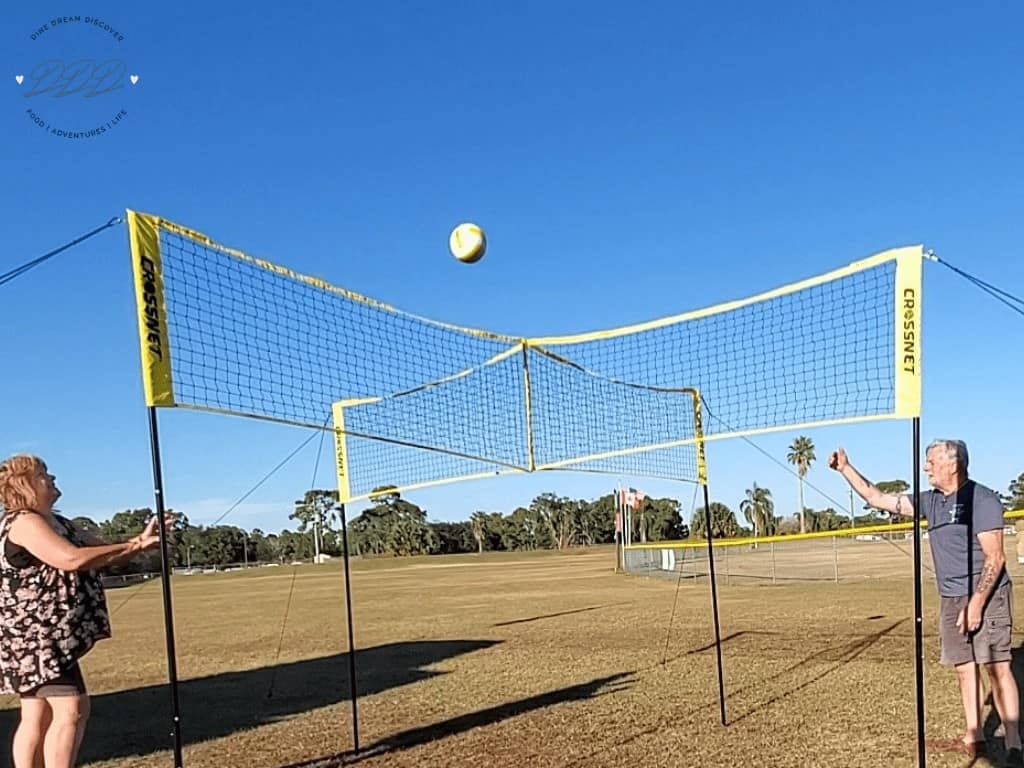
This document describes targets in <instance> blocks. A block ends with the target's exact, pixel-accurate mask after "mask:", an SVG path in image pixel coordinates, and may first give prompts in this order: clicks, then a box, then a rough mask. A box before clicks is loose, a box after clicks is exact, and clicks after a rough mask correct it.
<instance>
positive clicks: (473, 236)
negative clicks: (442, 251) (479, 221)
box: [448, 222, 487, 264]
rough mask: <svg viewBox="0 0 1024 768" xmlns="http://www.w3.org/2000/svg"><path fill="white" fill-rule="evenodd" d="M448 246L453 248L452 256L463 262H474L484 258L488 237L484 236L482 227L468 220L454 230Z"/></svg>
mask: <svg viewBox="0 0 1024 768" xmlns="http://www.w3.org/2000/svg"><path fill="white" fill-rule="evenodd" d="M448 247H449V248H450V249H451V252H452V256H454V257H455V258H456V259H458V260H459V261H461V262H462V263H463V264H472V263H473V262H476V261H480V259H481V258H483V255H484V251H485V250H486V249H487V238H486V237H484V231H483V230H482V229H480V227H478V226H477V225H476V224H471V223H469V222H466V223H465V224H459V226H457V227H456V228H455V229H453V230H452V233H451V235H450V236H449V237H448Z"/></svg>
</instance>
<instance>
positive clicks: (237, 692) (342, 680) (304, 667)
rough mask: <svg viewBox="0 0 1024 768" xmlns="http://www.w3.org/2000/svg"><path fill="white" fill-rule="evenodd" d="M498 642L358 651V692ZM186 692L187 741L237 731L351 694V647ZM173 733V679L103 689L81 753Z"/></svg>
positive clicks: (5, 728) (161, 743)
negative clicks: (169, 683) (170, 685)
mask: <svg viewBox="0 0 1024 768" xmlns="http://www.w3.org/2000/svg"><path fill="white" fill-rule="evenodd" d="M498 642H499V641H495V640H424V641H418V642H406V643H390V644H387V645H380V646H376V647H373V648H366V649H361V650H358V651H356V674H357V678H356V687H357V690H358V693H359V695H360V696H366V695H370V694H374V693H380V692H381V691H386V690H388V689H390V688H396V687H398V686H402V685H408V684H409V683H415V682H418V681H420V680H426V679H428V678H431V677H436V676H438V675H442V674H446V673H444V672H437V671H432V670H429V669H425V667H428V666H430V665H432V664H437V663H439V662H441V661H444V660H445V659H450V658H453V657H455V656H460V655H462V654H466V653H472V652H473V651H478V650H481V649H484V648H489V647H491V646H493V645H496V644H497V643H498ZM87 682H88V681H87ZM268 694H269V695H268ZM179 695H180V709H181V731H182V739H183V741H184V743H185V744H186V745H187V744H194V743H196V742H201V741H206V740H208V739H214V738H219V737H223V736H229V735H231V734H232V733H235V732H236V731H240V730H243V729H246V728H252V727H255V726H258V725H262V724H265V723H270V722H274V721H277V720H282V719H286V718H289V717H292V716H294V715H299V714H302V713H304V712H308V711H310V710H313V709H317V708H319V707H325V706H329V705H331V704H337V703H338V702H344V701H347V700H348V699H349V696H350V694H349V685H348V654H346V653H340V654H336V655H332V656H325V657H322V658H317V659H307V660H304V661H296V662H291V663H286V664H278V665H274V666H268V667H260V668H258V669H250V670H244V671H240V672H224V673H221V674H217V675H210V676H208V677H199V678H193V679H190V680H182V681H181V682H180V683H179ZM17 719H18V712H17V710H16V709H15V710H5V711H2V712H0V731H2V732H3V733H5V734H11V733H12V732H13V730H14V728H15V726H16V725H17ZM170 732H171V717H170V693H169V688H168V686H167V684H166V683H164V684H161V685H151V686H145V687H142V688H133V689H131V690H127V691H118V692H116V693H105V694H99V695H96V696H93V698H92V715H91V717H90V718H89V725H88V727H87V729H86V732H85V742H84V743H83V744H82V754H81V758H80V760H81V762H83V763H88V762H92V761H98V760H112V759H116V758H123V757H128V756H133V755H147V754H150V753H153V752H157V751H160V750H165V749H170V748H171V746H172V741H171V738H170V736H169V734H170ZM8 738H9V737H8ZM7 743H8V744H9V741H8V742H7ZM8 759H9V757H6V756H5V757H4V760H8Z"/></svg>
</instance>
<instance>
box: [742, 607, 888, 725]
mask: <svg viewBox="0 0 1024 768" xmlns="http://www.w3.org/2000/svg"><path fill="white" fill-rule="evenodd" d="M905 621H907V619H900V620H899V621H896V622H895V623H893V624H890V625H889V626H887V627H886V628H885V629H881V630H879V631H878V632H872V633H871V634H869V635H863V636H862V637H858V638H856V639H855V640H853V641H851V642H849V643H845V644H840V645H837V646H834V647H830V648H826V649H824V650H821V651H818V652H816V653H812V654H811V655H810V656H807V657H806V658H804V659H801V660H800V661H798V662H796V663H795V664H793V665H791V666H789V667H787V668H786V669H784V670H782V671H781V672H777V673H776V674H774V675H770V676H769V677H768V678H767V679H766V680H762V681H759V683H758V686H763V685H764V684H765V683H768V682H772V681H775V680H779V679H780V678H782V677H784V676H786V675H788V674H790V673H793V672H796V671H798V670H799V669H800V668H801V667H803V666H804V665H806V664H808V663H810V662H812V661H831V662H834V663H833V664H832V665H831V666H829V667H827V668H825V669H823V670H821V671H820V672H818V673H816V674H814V675H812V676H811V677H809V678H807V679H806V680H804V681H802V682H800V683H796V684H793V685H790V686H786V687H785V688H784V690H782V691H780V692H779V693H776V694H774V695H773V696H771V697H770V698H768V699H766V700H765V701H763V702H761V703H759V704H755V705H754V706H753V707H751V708H750V709H748V710H747V711H746V712H743V713H742V714H739V715H735V716H733V717H730V718H729V723H730V725H731V724H734V723H738V722H740V721H741V720H745V719H746V718H748V717H750V716H751V715H753V714H755V713H757V712H759V711H760V710H762V709H764V708H766V707H770V706H772V705H773V704H776V703H777V702H779V701H782V700H783V699H785V698H787V697H789V696H792V695H793V694H794V693H799V692H800V691H802V690H804V689H805V688H807V687H808V686H811V685H814V684H815V683H817V682H820V681H821V680H823V679H824V678H826V677H828V676H829V675H831V674H832V673H833V672H836V671H837V670H839V669H842V668H843V667H845V666H846V665H847V664H849V663H850V662H851V661H853V660H854V659H856V658H857V657H858V656H860V655H861V654H862V653H864V652H865V651H866V650H868V649H869V648H870V647H871V646H873V645H875V643H877V642H878V641H879V640H881V639H882V638H883V637H885V636H886V635H890V634H891V633H892V631H893V630H895V629H896V628H897V627H898V626H899V625H900V624H903V623H904V622H905ZM749 687H751V686H749V685H747V686H743V687H742V688H740V689H738V690H736V691H732V692H730V695H735V694H737V693H740V692H742V691H743V690H745V689H747V688H749Z"/></svg>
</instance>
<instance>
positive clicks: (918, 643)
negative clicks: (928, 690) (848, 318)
mask: <svg viewBox="0 0 1024 768" xmlns="http://www.w3.org/2000/svg"><path fill="white" fill-rule="evenodd" d="M912 432H913V451H914V685H915V689H916V695H917V764H918V765H919V766H920V768H925V764H926V760H927V758H926V756H925V734H924V625H923V620H922V616H921V614H922V607H921V417H920V416H915V417H914V421H913V427H912Z"/></svg>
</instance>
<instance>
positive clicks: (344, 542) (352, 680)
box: [340, 504, 359, 754]
mask: <svg viewBox="0 0 1024 768" xmlns="http://www.w3.org/2000/svg"><path fill="white" fill-rule="evenodd" d="M340 506H341V550H342V555H343V558H342V559H343V560H344V563H345V613H346V615H347V617H348V689H349V692H350V694H351V698H352V751H353V753H355V754H359V704H358V703H357V700H358V698H359V695H358V692H357V691H356V645H355V630H354V627H353V622H352V575H351V572H350V571H349V566H348V560H349V556H348V520H347V518H346V516H345V505H344V504H341V505H340Z"/></svg>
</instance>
